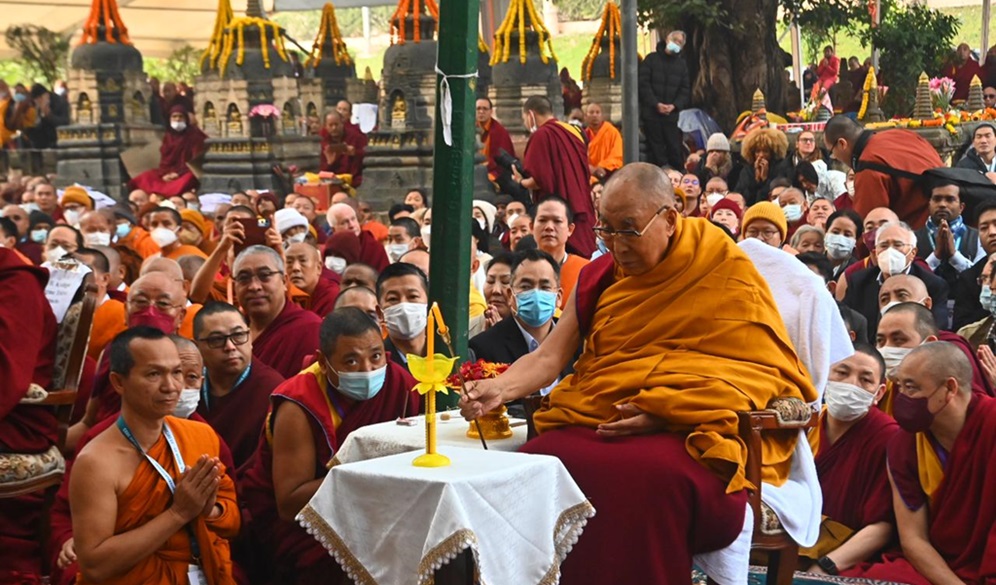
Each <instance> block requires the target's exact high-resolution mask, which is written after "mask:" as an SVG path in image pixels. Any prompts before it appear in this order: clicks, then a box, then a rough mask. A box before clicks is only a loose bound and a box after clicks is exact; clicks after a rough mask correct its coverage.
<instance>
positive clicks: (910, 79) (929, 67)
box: [869, 4, 959, 116]
mask: <svg viewBox="0 0 996 585" xmlns="http://www.w3.org/2000/svg"><path fill="white" fill-rule="evenodd" d="M958 26H959V23H958V19H957V18H955V17H954V16H951V15H948V14H944V13H942V12H940V11H938V10H932V9H930V8H927V7H926V6H923V5H920V4H910V5H908V6H896V7H892V8H891V9H890V10H888V11H883V15H882V22H881V25H880V26H879V27H878V28H876V29H872V30H871V34H870V35H869V38H870V40H871V42H872V43H874V45H875V46H876V47H879V49H880V50H881V55H880V57H879V70H880V71H881V72H882V77H883V79H882V83H883V85H887V86H889V87H890V90H889V92H888V93H887V94H886V96H885V100H884V103H883V104H882V109H883V110H884V111H885V113H886V115H889V116H893V115H896V114H899V115H904V116H906V115H909V114H910V113H911V112H912V111H913V103H914V100H915V97H916V92H915V91H914V90H915V88H916V85H917V78H918V77H919V76H920V73H921V72H924V71H926V72H927V74H928V75H935V74H937V73H938V72H939V71H940V69H941V67H942V66H943V64H944V61H945V60H946V59H947V57H948V56H949V55H950V54H951V46H952V44H953V42H954V39H955V35H956V34H957V32H958Z"/></svg>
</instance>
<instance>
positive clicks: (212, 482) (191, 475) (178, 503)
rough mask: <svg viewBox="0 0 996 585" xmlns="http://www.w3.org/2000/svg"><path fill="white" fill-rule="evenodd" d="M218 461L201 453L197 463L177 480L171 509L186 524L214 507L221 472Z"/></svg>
mask: <svg viewBox="0 0 996 585" xmlns="http://www.w3.org/2000/svg"><path fill="white" fill-rule="evenodd" d="M218 463H219V461H218V459H217V458H216V457H208V456H207V455H201V457H200V459H198V460H197V463H196V464H195V465H194V466H193V467H192V468H190V469H188V470H187V471H186V472H185V473H184V474H183V477H181V478H180V480H179V481H178V482H176V492H175V493H174V494H173V505H172V506H170V508H169V509H170V510H172V511H173V513H174V514H176V515H177V516H179V517H180V519H181V520H183V523H184V524H187V523H189V522H192V521H193V520H194V519H195V518H197V517H198V516H200V515H201V514H207V513H209V512H210V511H211V509H212V508H213V507H214V503H215V498H216V497H217V495H218V483H219V482H218V478H219V475H220V473H221V472H220V468H219V467H218Z"/></svg>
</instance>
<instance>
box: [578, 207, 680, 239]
mask: <svg viewBox="0 0 996 585" xmlns="http://www.w3.org/2000/svg"><path fill="white" fill-rule="evenodd" d="M668 209H673V208H672V207H670V206H669V205H668V204H667V203H665V204H664V205H661V206H660V207H659V208H658V209H657V211H655V212H654V216H653V217H651V218H650V221H648V222H647V225H645V226H643V229H642V230H640V231H637V230H610V229H609V228H607V227H603V226H600V225H598V226H595V227H593V228H592V231H594V232H595V235H596V236H598V237H600V238H602V241H603V242H606V243H608V242H609V240H615V239H616V238H617V237H619V236H622V237H626V238H642V237H643V234H645V233H647V230H648V229H650V226H651V225H653V223H654V221H656V220H657V218H658V217H660V214H661V212H662V211H665V210H668Z"/></svg>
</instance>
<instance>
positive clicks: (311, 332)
mask: <svg viewBox="0 0 996 585" xmlns="http://www.w3.org/2000/svg"><path fill="white" fill-rule="evenodd" d="M321 325H322V320H321V319H320V318H319V317H318V315H316V314H314V313H312V312H311V311H305V310H304V309H302V308H301V307H299V306H297V305H295V304H294V303H292V302H290V301H287V302H285V303H284V308H283V310H282V311H280V314H279V315H277V318H276V319H274V320H273V321H272V322H270V324H269V325H267V327H266V329H264V330H263V332H262V333H260V334H259V337H257V338H256V339H254V340H253V342H252V355H253V357H254V358H256V359H258V360H259V361H261V362H263V363H265V364H266V365H268V366H270V367H271V368H273V369H274V370H276V371H277V373H278V374H280V375H281V376H283V377H284V378H292V377H294V376H296V375H297V373H298V372H300V371H301V370H302V369H303V368H304V360H305V358H307V357H308V356H310V355H313V354H314V353H315V350H317V349H318V328H319V327H321Z"/></svg>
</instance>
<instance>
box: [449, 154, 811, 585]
mask: <svg viewBox="0 0 996 585" xmlns="http://www.w3.org/2000/svg"><path fill="white" fill-rule="evenodd" d="M600 205H601V209H600V218H601V223H600V225H599V227H598V228H596V229H597V230H598V232H600V233H599V235H600V237H601V238H602V240H603V241H605V243H606V246H607V247H608V250H609V254H606V255H605V256H602V257H600V258H598V259H597V260H595V261H594V262H592V263H591V264H589V265H588V266H587V267H585V268H584V269H583V270H582V272H581V277H580V278H579V280H578V284H577V286H576V287H575V289H574V291H572V293H571V297H570V300H569V301H568V303H567V308H566V309H565V310H564V312H563V315H562V317H561V320H560V321H559V322H558V324H557V327H555V328H554V330H553V332H552V333H551V334H550V336H549V337H547V339H546V340H545V341H544V342H543V344H542V345H540V347H539V349H538V350H537V351H535V352H533V353H530V354H528V355H526V356H524V357H522V358H521V359H519V360H518V361H516V362H515V363H514V364H513V365H512V367H510V368H509V369H508V371H507V372H506V373H505V374H503V375H502V376H500V377H498V378H496V379H492V380H482V381H476V382H471V383H469V384H468V385H467V389H466V396H465V397H464V398H463V399H462V400H461V410H462V414H463V415H464V416H465V417H467V418H476V417H477V416H480V415H481V414H483V413H484V412H487V411H490V410H492V409H494V408H496V407H497V406H498V405H500V404H501V403H502V402H506V401H509V400H514V399H516V398H521V397H524V396H526V395H528V394H530V393H532V392H534V391H536V390H537V389H539V388H542V387H544V385H546V384H550V383H551V382H552V381H553V378H554V377H555V376H556V375H557V374H556V372H558V371H560V369H562V368H563V367H564V366H566V365H567V362H568V361H569V360H570V359H571V356H572V355H573V353H574V351H575V350H576V348H577V347H578V346H579V345H580V344H581V341H582V340H583V341H584V350H583V352H582V354H581V357H580V358H579V359H578V361H577V362H576V363H575V365H574V372H575V373H574V374H573V375H571V376H568V377H567V378H565V379H564V380H563V381H562V382H561V383H560V384H559V385H558V386H557V387H556V388H555V389H554V390H553V391H552V392H551V394H550V395H549V397H548V399H547V401H546V403H545V405H544V407H543V408H542V409H540V410H539V411H538V412H537V413H536V414H535V416H534V422H535V424H536V429H537V431H538V432H539V433H540V436H539V437H538V438H537V439H534V440H533V441H531V442H529V443H527V444H526V445H525V446H524V447H523V451H527V452H530V453H545V454H550V455H555V456H557V457H559V458H560V459H561V461H563V462H564V464H565V465H566V467H567V468H568V470H569V471H570V472H571V475H572V476H573V477H574V479H575V480H576V481H577V482H578V484H579V485H580V487H581V489H582V490H584V492H585V494H586V495H587V496H588V497H589V499H590V500H591V502H592V503H593V504H594V506H595V508H596V509H597V510H598V513H597V515H596V516H595V517H594V518H593V519H592V520H590V521H589V523H588V525H587V527H586V528H585V531H584V534H583V535H582V537H581V539H580V540H579V542H578V544H577V545H576V546H575V549H574V552H573V554H571V555H570V556H568V557H567V559H566V561H565V562H564V565H563V580H562V582H563V583H564V585H571V584H574V583H582V584H584V583H655V584H665V585H670V584H678V583H681V584H682V585H687V584H688V581H689V574H690V571H691V567H692V556H693V555H695V554H700V553H705V552H709V551H715V550H719V549H722V548H725V547H727V546H729V545H730V544H731V543H732V542H733V541H734V540H735V539H736V538H737V537H738V536H739V534H740V532H741V528H742V527H743V526H744V519H745V514H746V503H747V494H746V490H747V489H749V488H751V487H753V486H751V485H750V484H749V483H748V482H747V480H746V478H745V475H744V466H745V463H746V458H747V452H746V447H745V445H744V443H743V442H742V441H741V440H740V439H739V438H738V436H737V411H747V410H755V409H760V408H764V407H765V406H766V405H767V404H768V403H769V402H770V401H771V400H773V399H775V398H787V397H794V398H798V399H802V400H804V401H807V402H809V401H813V400H815V399H816V391H815V389H814V388H813V386H812V384H811V382H810V380H809V376H808V375H807V373H806V372H805V368H804V366H803V365H802V363H801V362H800V360H799V358H798V357H797V356H796V353H795V351H794V349H793V346H792V343H791V341H790V339H789V335H788V333H787V331H786V329H785V325H784V324H783V322H782V318H781V316H780V315H779V313H778V309H777V307H776V306H775V302H774V300H773V298H772V295H771V291H770V290H769V288H768V285H767V283H766V282H765V280H764V278H762V277H761V275H760V274H759V273H758V272H757V270H756V269H755V268H754V264H753V263H752V262H751V260H750V258H748V257H747V255H746V254H745V253H744V252H743V251H741V250H740V249H739V248H738V247H737V246H736V244H735V243H734V242H733V241H732V240H731V239H730V238H729V236H728V235H727V234H725V233H723V231H722V230H720V229H719V228H717V227H715V226H713V225H712V224H711V223H709V222H708V221H706V220H703V219H698V218H683V217H681V215H680V214H679V213H678V211H677V210H676V209H675V200H674V193H673V190H672V187H671V182H670V180H669V179H668V177H667V175H666V174H665V173H664V172H663V171H662V170H661V169H659V168H657V167H655V166H653V165H649V164H644V163H634V164H630V165H627V166H625V167H623V168H622V169H621V170H620V171H618V172H617V173H616V174H615V175H614V176H613V177H612V179H611V180H610V181H609V182H608V184H607V185H606V187H605V191H604V193H603V195H602V200H601V204H600ZM797 439H798V433H797V432H795V431H793V432H791V433H785V434H780V435H779V434H772V435H770V436H766V437H765V438H764V444H763V461H762V477H763V479H764V481H765V483H770V484H774V485H782V484H783V483H784V482H785V481H786V479H787V478H788V475H789V468H790V466H791V463H792V460H791V458H792V453H793V450H794V448H795V443H796V440H797ZM745 562H746V560H745Z"/></svg>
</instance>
